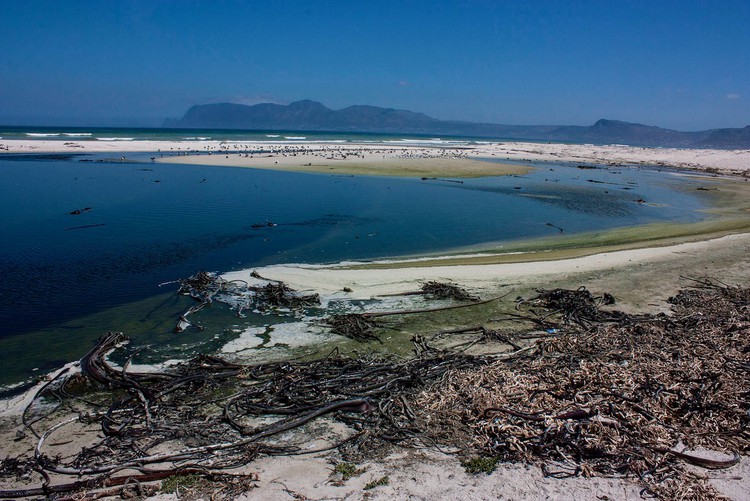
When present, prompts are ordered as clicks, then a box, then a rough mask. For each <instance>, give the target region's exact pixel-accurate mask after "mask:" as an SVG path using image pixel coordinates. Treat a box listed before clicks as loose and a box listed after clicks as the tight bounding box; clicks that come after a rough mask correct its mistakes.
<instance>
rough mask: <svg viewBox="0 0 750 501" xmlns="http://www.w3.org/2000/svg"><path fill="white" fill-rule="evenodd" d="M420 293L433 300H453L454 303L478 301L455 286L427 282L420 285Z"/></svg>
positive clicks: (475, 297) (464, 290)
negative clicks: (427, 295)
mask: <svg viewBox="0 0 750 501" xmlns="http://www.w3.org/2000/svg"><path fill="white" fill-rule="evenodd" d="M422 292H423V293H425V294H429V295H430V296H431V297H433V298H434V299H455V300H456V301H479V298H478V297H477V296H472V295H471V294H469V293H468V292H467V291H466V289H462V288H461V287H458V286H457V285H453V284H448V283H443V282H435V281H429V282H426V283H425V284H424V285H422Z"/></svg>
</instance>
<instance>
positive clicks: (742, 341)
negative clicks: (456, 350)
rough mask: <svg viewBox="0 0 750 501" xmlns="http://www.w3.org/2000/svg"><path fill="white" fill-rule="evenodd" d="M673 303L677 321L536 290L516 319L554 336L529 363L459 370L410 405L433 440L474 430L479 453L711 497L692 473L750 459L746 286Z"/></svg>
mask: <svg viewBox="0 0 750 501" xmlns="http://www.w3.org/2000/svg"><path fill="white" fill-rule="evenodd" d="M669 302H670V303H671V305H672V313H671V314H670V315H665V314H658V315H629V314H626V313H623V312H620V311H615V310H606V309H602V308H601V306H603V305H606V304H612V303H613V298H612V297H611V296H608V295H604V296H600V297H595V296H593V295H592V294H591V293H590V292H589V291H587V290H585V289H583V288H581V289H578V290H563V289H555V290H551V291H540V294H539V295H538V296H536V297H534V298H532V299H529V300H523V299H521V300H519V301H518V303H517V306H518V309H519V310H521V311H522V312H523V314H520V315H513V317H514V318H516V319H519V320H528V321H531V322H532V323H533V324H534V325H536V326H537V327H542V328H543V329H545V331H544V332H547V333H550V332H551V333H555V335H553V336H549V335H548V336H547V337H545V338H544V339H542V340H539V341H538V342H537V344H536V347H535V353H534V355H533V356H529V357H526V358H524V359H523V360H515V361H509V362H499V363H493V364H490V365H489V366H486V367H482V368H481V369H476V368H468V369H461V370H457V371H452V372H451V373H449V374H447V375H446V376H445V377H444V379H443V380H442V381H441V382H440V383H439V384H438V385H436V386H431V387H429V388H427V389H425V390H424V391H423V392H422V394H421V395H420V396H419V397H417V398H416V403H417V405H415V408H419V409H420V411H421V412H420V417H421V418H422V419H423V420H424V421H425V422H427V423H429V426H428V429H430V430H444V429H449V428H451V427H455V426H457V423H461V424H464V423H465V426H466V427H467V428H468V433H469V434H470V436H471V437H472V439H473V448H474V449H475V451H476V453H477V454H480V455H481V456H484V457H488V458H492V459H496V460H499V461H522V462H527V463H539V464H542V465H544V467H545V472H546V473H547V474H548V475H554V476H573V475H584V476H592V475H605V476H609V475H617V476H633V477H637V478H638V479H639V480H640V481H641V482H642V484H643V486H644V488H645V490H647V491H648V492H649V493H651V494H652V495H656V496H658V497H660V498H664V499H715V496H717V495H718V494H717V493H716V492H715V491H714V490H713V489H712V488H711V487H710V486H709V485H708V484H706V483H705V482H704V481H703V479H702V476H701V475H699V474H696V473H695V472H694V471H692V470H690V469H687V468H685V467H684V465H685V464H686V463H688V464H692V465H696V466H700V467H703V468H727V467H730V466H732V465H734V464H736V463H738V462H739V460H740V454H747V453H748V451H750V427H749V425H750V290H749V289H744V288H739V287H729V286H725V285H722V284H718V283H717V282H714V281H700V282H697V283H696V287H694V288H692V289H688V290H683V291H681V292H680V293H679V294H677V295H676V296H675V297H672V298H670V299H669ZM717 458H718V459H717ZM552 465H554V466H552Z"/></svg>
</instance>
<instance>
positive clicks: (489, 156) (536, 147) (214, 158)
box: [0, 139, 750, 177]
mask: <svg viewBox="0 0 750 501" xmlns="http://www.w3.org/2000/svg"><path fill="white" fill-rule="evenodd" d="M242 151H258V152H261V151H262V152H265V153H259V154H255V155H253V156H254V158H252V160H253V162H252V165H250V164H251V162H249V160H250V158H249V156H248V157H247V159H248V160H245V157H244V154H242V155H243V156H242V157H240V155H241V153H240V152H242ZM107 152H111V153H118V154H123V155H125V156H127V154H128V153H135V152H153V153H155V154H156V155H155V157H156V159H157V160H158V161H168V162H176V163H201V164H206V165H238V166H252V167H256V168H276V169H284V168H286V169H290V170H291V169H292V168H295V166H296V168H297V169H299V170H304V171H314V172H327V173H330V172H331V171H332V170H335V169H336V166H339V168H341V165H349V166H351V167H350V168H351V169H352V170H353V172H351V173H352V174H367V175H371V174H372V173H373V170H372V169H373V168H375V167H374V166H376V165H380V167H378V168H377V169H376V173H377V174H378V175H413V176H420V175H422V174H429V173H431V172H433V171H430V170H429V169H426V168H425V167H424V166H417V164H418V163H421V164H424V165H429V164H430V163H432V164H434V165H440V168H439V169H438V171H437V172H434V173H438V174H439V175H445V176H456V177H457V176H461V175H462V174H463V175H465V176H467V177H474V176H477V175H502V174H503V173H514V172H509V171H507V170H506V172H503V169H509V166H512V165H518V164H520V165H524V163H527V162H551V161H554V162H569V163H580V164H605V165H624V166H627V165H633V166H638V165H649V166H666V167H675V168H680V169H692V170H701V171H707V172H709V173H716V172H721V173H727V174H735V175H745V176H746V175H747V174H748V172H749V171H750V149H745V150H715V149H687V148H646V147H638V146H626V145H591V144H565V143H531V142H520V141H507V142H506V141H481V142H480V141H476V142H471V141H467V144H466V145H465V146H461V147H433V146H383V145H372V144H356V143H351V144H349V143H347V144H340V143H328V144H326V143H305V142H300V143H295V144H292V145H290V144H288V143H281V142H279V143H274V142H261V143H258V142H256V143H253V142H246V143H245V142H233V143H227V142H220V141H194V140H186V141H63V140H8V139H6V140H0V154H4V153H107ZM304 152H310V153H309V156H307V157H304V155H305V153H304ZM209 153H210V155H209ZM295 153H296V156H294V154H295ZM264 155H265V157H264ZM267 155H273V156H272V157H269V156H267ZM285 155H286V156H285ZM357 155H359V156H357ZM227 156H228V157H229V158H227ZM362 156H363V157H364V158H362ZM194 157H197V158H194ZM222 159H223V160H222ZM413 160H418V161H419V162H417V163H415V164H414V165H415V167H414V169H415V172H414V173H409V174H403V173H399V170H400V169H402V168H404V165H405V164H407V163H409V162H406V161H413ZM437 160H447V162H442V161H440V162H437ZM455 160H492V161H494V162H497V163H499V164H505V165H504V167H503V166H501V167H489V166H486V165H485V166H481V167H480V166H479V165H473V164H463V166H461V167H456V166H458V165H460V162H458V163H453V162H454V161H455ZM276 162H278V164H277V163H276ZM308 163H309V164H311V165H305V164H308ZM482 163H487V162H482ZM451 165H453V166H454V167H453V168H450V166H451ZM331 167H334V169H331ZM305 168H307V169H305ZM516 168H518V167H516ZM472 169H477V170H476V171H472ZM492 169H499V174H498V173H497V171H494V170H492ZM339 172H341V173H346V171H345V170H341V171H339ZM483 172H486V173H483Z"/></svg>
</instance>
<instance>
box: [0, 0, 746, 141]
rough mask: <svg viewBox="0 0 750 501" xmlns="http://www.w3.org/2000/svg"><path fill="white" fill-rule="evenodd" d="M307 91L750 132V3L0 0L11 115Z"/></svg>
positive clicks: (136, 111) (583, 121) (475, 112)
mask: <svg viewBox="0 0 750 501" xmlns="http://www.w3.org/2000/svg"><path fill="white" fill-rule="evenodd" d="M299 99H314V100H317V101H320V102H322V103H323V104H325V105H326V106H329V107H331V108H334V109H339V108H343V107H346V106H349V105H352V104H371V105H376V106H384V107H393V108H401V109H409V110H412V111H419V112H423V113H426V114H428V115H430V116H433V117H436V118H441V119H448V120H467V121H481V122H494V123H506V124H575V125H589V124H592V123H593V122H595V121H596V120H597V119H599V118H610V119H618V120H625V121H631V122H640V123H646V124H650V125H659V126H662V127H669V128H674V129H678V130H698V129H706V128H715V127H743V126H745V125H749V124H750V1H748V0H740V1H729V0H713V1H690V0H683V1H657V0H649V1H627V0H617V1H580V2H574V1H560V2H558V1H541V0H540V1H520V0H519V1H499V0H498V1H478V0H477V1H469V0H467V1H441V2H424V1H408V0H403V1H394V2H387V1H382V2H377V1H370V2H366V1H360V0H351V1H346V2H338V1H325V0H318V1H308V2H303V1H297V2H294V1H286V2H283V1H278V2H275V1H269V0H265V1H257V2H256V1H245V2H240V1H217V0H212V1H198V0H171V1H167V0H162V1H158V0H148V1H135V0H133V1H127V0H121V1H114V0H91V1H82V0H55V1H44V0H35V1H30V0H4V1H3V2H1V3H0V124H5V125H17V124H30V125H31V124H33V125H43V124H50V125H145V126H149V125H154V126H158V125H160V124H161V122H162V121H163V119H164V118H165V117H180V116H182V114H183V113H184V112H185V111H186V110H187V109H188V108H189V107H190V106H191V105H193V104H204V103H215V102H238V103H245V104H255V103H258V102H278V103H289V102H292V101H295V100H299Z"/></svg>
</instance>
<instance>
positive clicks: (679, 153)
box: [0, 140, 750, 500]
mask: <svg viewBox="0 0 750 501" xmlns="http://www.w3.org/2000/svg"><path fill="white" fill-rule="evenodd" d="M210 143H212V142H198V141H195V142H187V141H185V142H175V143H168V142H152V141H138V142H135V141H134V142H122V141H112V142H107V141H97V142H84V141H81V142H78V143H75V142H73V144H79V145H82V147H73V146H64V145H63V143H62V141H3V140H0V146H2V147H4V148H6V147H7V150H3V151H5V152H8V153H59V152H66V153H68V152H69V153H81V152H83V153H86V152H100V153H101V152H112V153H115V152H117V153H119V152H122V153H123V154H127V152H138V151H145V152H156V151H158V150H159V149H161V151H162V152H170V151H171V152H172V153H173V155H172V156H169V155H168V153H166V156H165V161H169V162H175V163H185V162H191V163H201V164H208V165H217V166H218V165H231V166H245V167H255V168H272V169H278V168H286V169H289V170H294V169H295V167H305V166H304V165H301V166H300V163H302V164H304V163H310V164H314V165H310V166H307V167H310V168H311V169H310V171H314V172H335V173H337V174H343V173H351V174H388V173H389V172H390V171H393V170H398V169H401V168H402V167H403V166H404V165H408V164H410V165H411V167H410V168H411V169H412V170H409V171H408V172H409V174H408V175H413V176H420V175H431V174H437V175H443V176H462V175H464V176H473V175H500V174H502V173H506V174H507V173H513V171H512V169H509V168H508V167H507V166H503V165H502V164H497V166H495V164H491V163H487V162H480V161H478V159H482V158H484V159H487V158H494V159H497V160H500V161H502V160H505V159H507V160H512V161H514V162H524V161H527V162H528V161H564V162H579V163H605V164H628V165H631V164H632V165H669V166H674V167H680V168H689V169H698V170H708V171H709V172H712V171H714V170H715V171H718V172H722V173H727V174H741V175H747V173H748V172H750V151H748V150H742V151H719V150H675V149H648V148H634V147H626V146H596V147H595V146H588V145H563V144H536V143H498V144H490V145H479V146H477V147H474V148H472V149H470V150H456V149H449V150H445V149H441V148H423V147H409V148H383V147H381V146H377V147H373V148H365V147H362V146H358V145H352V146H348V145H347V146H346V147H344V146H340V145H332V146H330V149H323V148H321V146H320V145H306V146H305V147H306V148H310V150H313V149H314V150H316V153H311V154H309V155H308V156H307V157H305V156H304V155H300V152H299V151H297V152H296V153H297V155H296V156H295V155H290V150H289V149H288V148H287V149H286V150H284V146H288V145H277V146H278V148H279V149H278V153H276V154H275V156H273V157H264V158H263V159H250V158H249V157H244V156H240V154H239V153H237V152H233V151H232V152H226V151H225V152H221V150H220V146H221V145H220V144H218V142H213V143H215V144H210ZM207 146H209V147H212V146H215V147H216V148H217V150H214V151H219V153H214V154H212V155H211V156H209V155H207V154H206V153H205V152H206V151H207V150H206V149H205V148H206V147H207ZM261 146H262V147H263V148H269V145H268V144H263V145H261ZM297 146H298V145H295V147H297ZM259 147H260V146H259ZM386 150H387V151H386ZM191 151H200V152H202V153H201V155H193V156H190V155H188V156H186V155H177V154H176V152H179V153H186V152H191ZM355 151H356V152H357V153H356V154H357V155H360V156H356V157H355ZM285 154H286V155H287V156H284V155H285ZM342 154H343V155H346V158H345V159H344V158H339V159H336V155H339V156H341V155H342ZM321 155H333V158H332V159H330V160H328V162H329V163H326V164H325V165H324V164H323V162H322V161H321ZM227 156H229V158H228V159H227V158H226V157H227ZM362 157H364V158H362ZM446 157H447V158H446ZM323 158H325V157H323ZM250 160H253V162H251V161H250ZM276 162H279V163H278V164H277V163H276ZM332 162H335V163H336V168H335V169H331V168H330V167H331V164H330V163H332ZM474 164H482V168H484V169H495V170H487V171H482V170H481V169H480V165H474ZM487 166H493V167H487ZM513 167H515V168H518V165H516V166H513ZM347 169H349V170H347ZM472 169H477V170H472ZM503 169H506V171H505V172H502V170H503ZM391 264H392V266H387V267H386V268H385V269H375V268H372V269H351V268H350V267H347V266H344V265H336V266H306V265H278V266H267V267H263V268H258V269H257V270H258V271H259V273H260V274H261V275H263V276H264V277H267V278H271V279H276V280H282V281H284V282H286V283H287V284H288V285H289V286H291V287H292V288H295V289H297V290H301V291H315V292H317V293H320V294H323V295H328V296H339V297H346V298H354V299H369V298H372V297H374V296H377V295H383V294H393V293H398V292H404V291H408V290H415V289H416V288H418V286H419V284H421V283H423V282H425V281H427V280H439V281H451V282H455V283H459V284H461V285H463V286H465V287H467V288H469V289H471V290H472V291H475V292H479V293H481V294H482V296H483V297H487V296H489V295H491V294H495V293H497V292H500V291H502V292H507V291H508V290H512V291H513V292H517V293H519V294H524V293H527V292H528V291H530V290H533V289H534V288H535V287H547V288H552V287H568V288H576V287H578V286H580V285H585V286H586V287H587V288H589V289H590V290H595V291H606V292H610V293H612V294H613V295H614V296H615V297H616V298H617V299H618V301H619V302H620V303H621V304H622V307H623V309H625V310H628V309H633V310H640V311H643V310H650V311H664V310H666V308H667V307H668V305H667V304H666V299H667V298H668V297H669V296H670V295H672V294H674V293H675V292H676V291H677V289H679V288H680V287H684V286H686V285H689V284H688V283H687V282H686V280H685V279H684V278H681V277H683V276H688V277H700V276H713V277H716V278H718V279H721V280H722V281H724V282H726V283H730V284H737V283H740V284H747V283H749V282H750V233H740V234H733V235H725V236H721V237H719V238H711V239H703V240H700V241H694V242H683V243H679V244H675V245H665V246H661V247H647V248H635V249H628V250H620V251H616V252H600V253H596V254H593V255H588V256H584V257H575V258H570V259H556V260H549V261H536V262H520V263H501V264H464V265H458V266H457V265H440V264H439V263H435V262H433V263H431V266H429V267H421V266H410V265H409V264H408V263H400V264H399V263H391ZM397 265H398V267H397ZM250 271H251V270H247V271H243V272H233V273H227V274H225V275H224V276H225V278H227V279H246V278H248V277H247V275H248V274H249V272H250ZM345 288H347V289H351V291H352V292H344V289H345ZM17 408H18V407H16V409H17ZM0 423H1V424H2V426H0V443H2V444H3V446H2V452H3V453H5V455H8V454H20V453H28V452H29V451H30V450H31V448H33V445H34V443H35V441H34V440H32V439H31V438H33V437H27V438H26V439H24V440H20V441H14V440H15V432H16V430H18V429H19V428H20V425H19V422H18V416H17V412H16V413H13V412H8V413H5V415H4V416H3V418H2V422H0ZM85 440H86V439H85V438H78V439H76V441H74V442H73V443H71V444H70V447H71V448H74V447H78V446H81V445H86V444H87V443H86V441H85ZM71 450H72V449H71ZM362 466H364V467H366V468H368V472H367V474H366V475H363V476H362V477H361V478H358V479H352V480H351V481H350V482H348V483H347V484H346V485H344V486H334V485H332V484H331V482H330V476H331V463H330V461H329V459H328V458H327V457H326V456H325V455H317V456H314V457H300V458H293V459H290V458H264V459H261V460H258V461H254V462H252V463H250V464H249V465H247V466H246V467H245V469H246V470H247V471H253V472H257V473H258V474H259V481H258V482H257V484H258V487H257V488H256V489H253V490H251V491H249V492H248V493H247V499H264V500H266V499H279V500H284V499H293V498H295V497H296V498H303V497H307V498H315V499H394V498H400V499H406V498H429V499H448V498H450V499H497V498H501V499H505V498H512V499H540V498H547V499H581V500H583V499H592V500H593V499H606V498H609V499H639V498H640V497H639V490H640V488H639V486H638V485H637V484H636V483H634V482H633V481H629V480H622V479H605V478H597V479H582V478H576V479H568V480H565V481H561V480H557V479H553V478H544V477H543V476H542V475H541V472H540V470H539V468H537V467H525V466H520V465H504V466H503V467H502V468H500V469H499V470H498V471H496V472H495V473H493V474H492V475H491V476H472V475H468V474H466V473H465V472H464V471H463V468H462V467H461V466H460V465H459V464H458V460H457V459H456V458H455V457H451V456H447V455H441V454H438V453H436V452H425V453H422V452H418V451H409V452H406V453H395V454H391V455H390V456H388V457H386V458H384V459H383V460H378V461H368V462H366V463H365V464H363V465H362ZM749 470H750V467H749V466H748V460H747V457H746V456H744V457H743V458H742V461H741V463H740V464H739V465H737V466H736V467H733V468H732V469H729V470H726V471H720V472H717V473H716V474H712V477H713V478H712V480H711V482H712V484H713V485H714V486H716V487H717V488H718V489H719V490H720V491H721V492H723V493H724V494H725V495H727V496H729V497H730V498H731V499H742V496H743V493H746V492H747V489H748V482H749V479H750V475H748V473H749ZM384 475H385V476H389V477H390V479H391V480H390V483H389V484H388V485H386V486H383V487H379V488H377V489H374V490H372V491H365V490H363V488H364V485H365V484H366V483H367V482H369V481H371V480H375V479H376V478H379V477H382V476H384ZM161 498H162V499H176V497H174V496H173V495H161Z"/></svg>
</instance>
